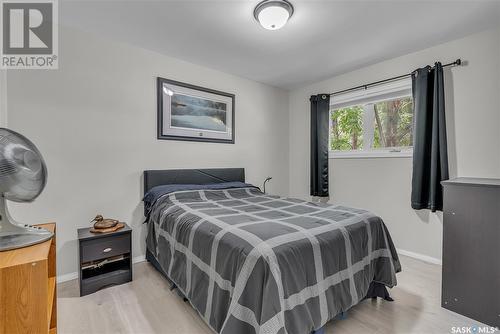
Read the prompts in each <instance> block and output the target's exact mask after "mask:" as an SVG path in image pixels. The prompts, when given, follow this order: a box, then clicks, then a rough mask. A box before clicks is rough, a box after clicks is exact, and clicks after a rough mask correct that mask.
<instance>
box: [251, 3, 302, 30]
mask: <svg viewBox="0 0 500 334" xmlns="http://www.w3.org/2000/svg"><path fill="white" fill-rule="evenodd" d="M292 14H293V5H292V4H291V3H290V2H288V1H287V0H264V1H262V2H260V3H259V4H258V5H257V6H256V7H255V9H254V10H253V16H254V17H255V19H256V20H257V21H259V23H260V25H261V26H262V27H264V28H266V29H268V30H278V29H280V28H282V27H283V26H284V25H285V24H286V23H287V21H288V19H290V17H292Z"/></svg>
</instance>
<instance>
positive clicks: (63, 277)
mask: <svg viewBox="0 0 500 334" xmlns="http://www.w3.org/2000/svg"><path fill="white" fill-rule="evenodd" d="M143 261H146V255H139V256H136V257H133V258H132V263H138V262H143ZM77 278H78V272H77V271H75V272H73V273H68V274H63V275H58V276H57V283H63V282H67V281H71V280H74V279H77Z"/></svg>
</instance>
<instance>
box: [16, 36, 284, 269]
mask: <svg viewBox="0 0 500 334" xmlns="http://www.w3.org/2000/svg"><path fill="white" fill-rule="evenodd" d="M59 46H60V62H59V70H41V71H40V70H30V71H10V72H9V77H8V113H9V114H8V117H9V120H8V124H9V127H10V128H12V129H14V130H17V131H19V132H21V133H23V134H24V135H26V136H27V137H28V138H30V139H31V140H32V141H33V142H34V143H35V144H36V145H37V146H38V148H39V149H40V151H41V152H42V153H43V155H44V157H45V160H46V163H47V165H48V171H49V179H48V184H47V187H46V189H45V191H44V192H43V193H42V195H41V196H40V197H39V198H38V199H37V200H36V201H35V202H34V203H32V204H19V205H14V204H12V203H11V208H12V214H13V216H14V217H15V218H16V219H17V220H19V221H20V222H23V223H41V222H47V221H56V222H57V223H58V225H57V242H58V247H57V248H58V273H59V274H66V273H71V272H74V271H76V270H77V253H76V249H77V248H76V247H77V243H76V229H77V228H78V227H87V226H89V225H90V224H89V221H90V220H91V219H92V218H93V217H94V216H95V215H96V214H97V213H101V214H103V215H104V216H106V217H113V218H118V219H121V220H123V221H126V222H128V223H129V224H131V225H132V227H133V229H134V233H133V238H134V242H133V251H134V256H139V255H141V254H144V244H143V240H144V238H145V233H144V232H145V231H144V228H143V225H142V224H141V223H142V222H143V220H144V218H143V207H142V203H141V198H142V197H141V195H142V193H141V191H142V188H141V184H142V182H141V178H142V171H143V170H145V169H168V168H201V167H245V168H246V172H247V180H248V181H249V182H251V183H254V184H257V185H259V184H262V181H263V180H264V178H265V177H266V176H272V177H273V180H272V182H271V183H270V184H269V188H268V189H269V190H270V191H271V192H273V193H278V194H287V193H288V180H289V178H288V95H287V92H285V91H283V90H280V89H276V88H272V87H269V86H266V85H263V84H259V83H256V82H253V81H249V80H246V79H242V78H238V77H235V76H232V75H229V74H225V73H221V72H218V71H214V70H211V69H208V68H204V67H201V66H197V65H194V64H190V63H186V62H183V61H180V60H176V59H173V58H169V57H165V56H163V55H160V54H157V53H153V52H150V51H146V50H144V49H139V48H136V47H132V46H129V45H125V44H119V43H115V42H112V41H110V40H105V39H102V38H100V37H97V36H93V35H90V34H86V33H82V32H78V31H74V30H68V29H64V28H63V29H60V42H59ZM157 76H161V77H165V78H169V79H174V80H178V81H183V82H187V83H191V84H195V85H200V86H204V87H209V88H212V89H217V90H221V91H226V92H230V93H234V94H236V109H235V111H236V115H235V120H236V144H234V145H229V144H214V143H197V142H181V141H166V140H157V139H156V81H155V80H156V77H157Z"/></svg>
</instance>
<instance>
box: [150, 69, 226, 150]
mask: <svg viewBox="0 0 500 334" xmlns="http://www.w3.org/2000/svg"><path fill="white" fill-rule="evenodd" d="M157 98H158V114H157V138H158V139H164V140H182V141H197V142H214V143H225V144H234V138H235V133H234V129H235V122H234V114H235V95H234V94H230V93H226V92H221V91H218V90H214V89H209V88H205V87H200V86H195V85H191V84H187V83H184V82H179V81H174V80H169V79H165V78H161V77H157Z"/></svg>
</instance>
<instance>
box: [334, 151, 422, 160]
mask: <svg viewBox="0 0 500 334" xmlns="http://www.w3.org/2000/svg"><path fill="white" fill-rule="evenodd" d="M328 157H329V158H330V159H366V158H412V157H413V150H401V151H389V150H381V151H375V150H372V151H346V152H338V151H330V152H329V153H328Z"/></svg>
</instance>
